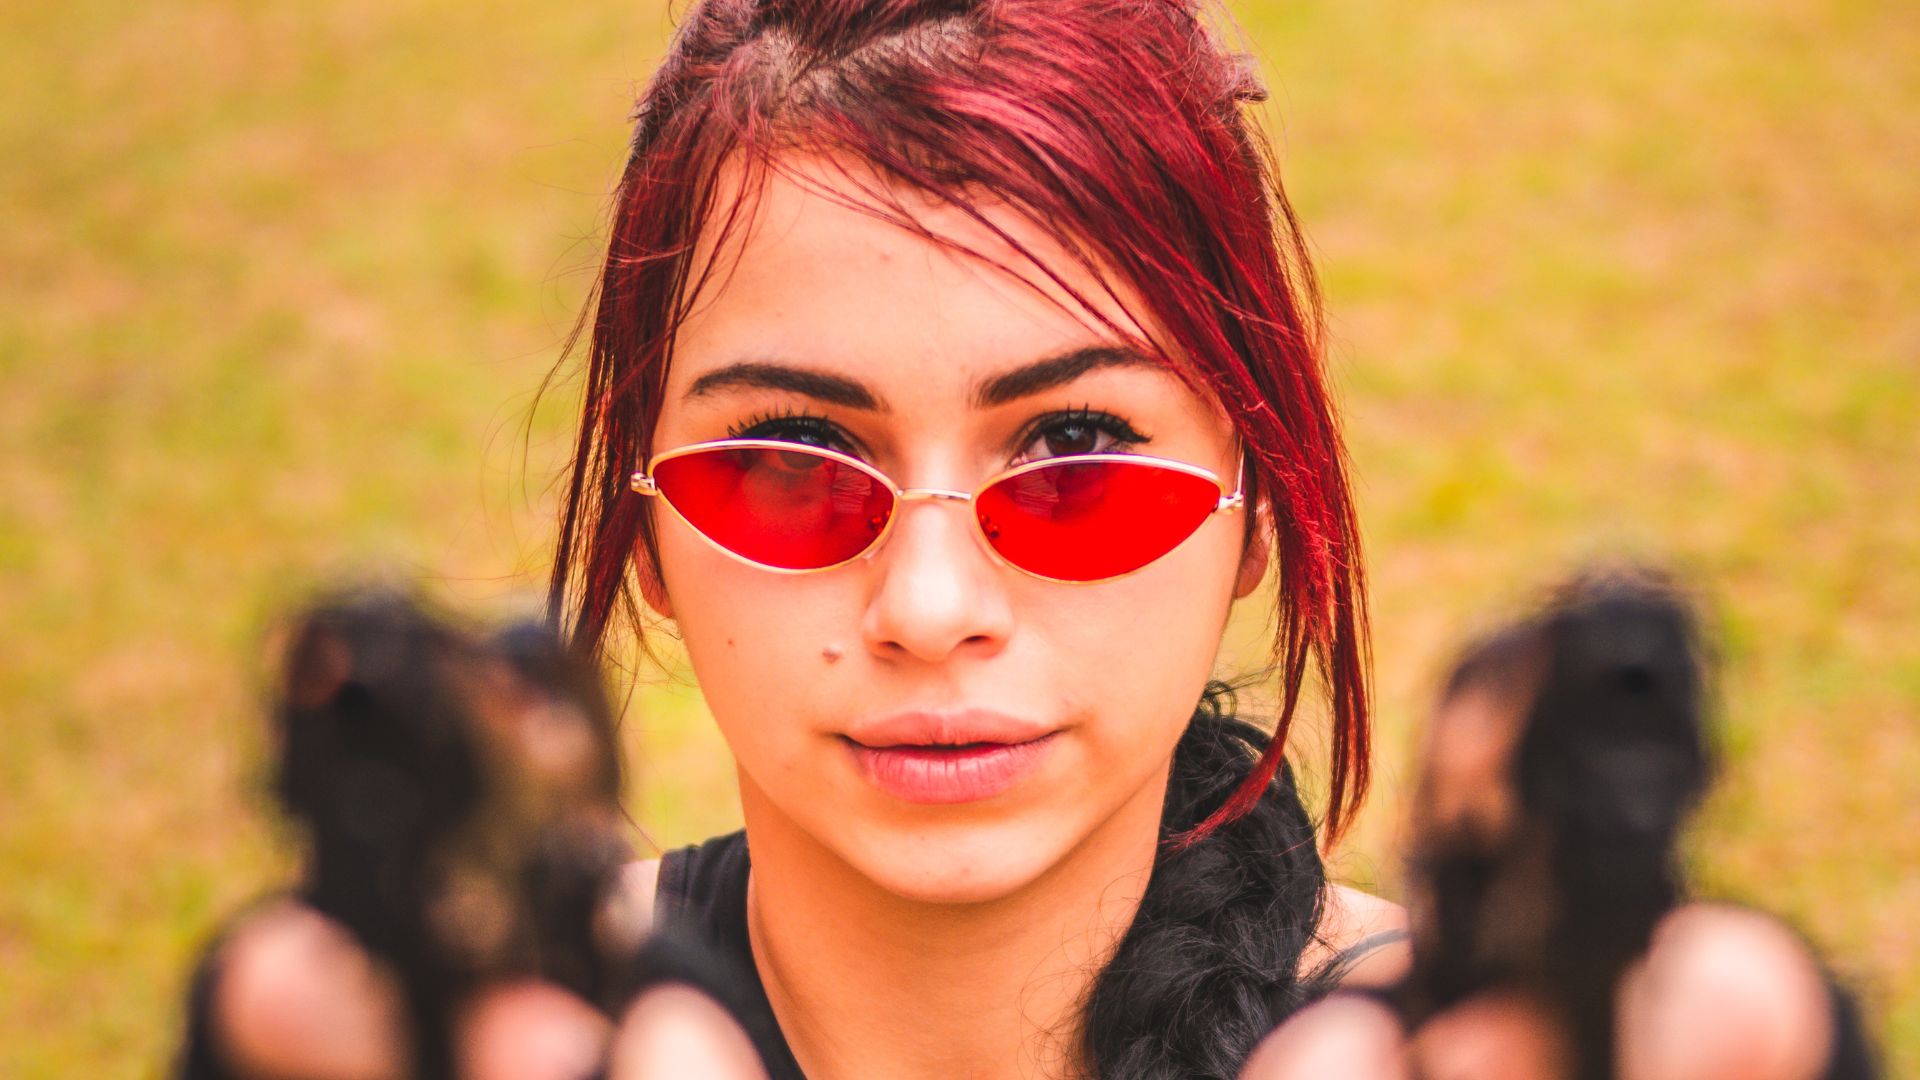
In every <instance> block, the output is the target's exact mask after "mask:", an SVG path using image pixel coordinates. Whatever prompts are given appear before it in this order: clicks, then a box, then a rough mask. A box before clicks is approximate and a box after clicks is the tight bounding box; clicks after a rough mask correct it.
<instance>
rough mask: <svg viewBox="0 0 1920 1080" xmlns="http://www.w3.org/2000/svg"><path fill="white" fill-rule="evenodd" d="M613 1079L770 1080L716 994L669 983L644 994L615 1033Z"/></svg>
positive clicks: (611, 1071)
mask: <svg viewBox="0 0 1920 1080" xmlns="http://www.w3.org/2000/svg"><path fill="white" fill-rule="evenodd" d="M607 1075H608V1077H609V1080H674V1078H677V1077H688V1076H699V1077H710V1078H712V1080H766V1078H767V1073H766V1069H765V1068H764V1067H763V1066H762V1065H761V1063H760V1056H759V1054H757V1053H756V1052H755V1051H754V1049H753V1042H752V1040H751V1039H749V1038H748V1037H747V1033H746V1031H745V1030H743V1029H742V1028H741V1027H740V1025H739V1024H737V1023H735V1022H734V1020H733V1018H732V1017H731V1016H729V1015H727V1011H726V1010H725V1009H723V1008H721V1007H720V1005H719V1003H717V1002H715V1001H714V1000H713V999H712V998H710V997H708V996H707V995H705V994H703V993H701V992H700V991H698V990H695V989H693V988H692V987H689V986H684V985H679V984H669V985H666V986H660V987H656V988H655V989H652V990H649V991H647V992H646V993H644V994H642V995H640V997H639V998H638V999H637V1000H636V1001H635V1002H634V1003H633V1005H632V1007H630V1008H629V1009H628V1010H627V1013H626V1015H625V1016H624V1017H622V1018H621V1021H620V1030H619V1032H618V1034H616V1035H615V1036H614V1041H613V1061H612V1067H611V1068H610V1069H608V1071H607Z"/></svg>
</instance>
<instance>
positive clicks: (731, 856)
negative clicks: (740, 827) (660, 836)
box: [653, 831, 806, 1080]
mask: <svg viewBox="0 0 1920 1080" xmlns="http://www.w3.org/2000/svg"><path fill="white" fill-rule="evenodd" d="M747 868H748V863H747V834H746V833H745V832H744V831H741V832H732V833H728V834H727V835H725V836H716V837H714V838H713V839H711V840H708V841H707V842H706V843H704V844H695V845H693V846H691V847H684V848H680V849H679V850H677V851H669V852H667V853H666V854H665V855H662V856H661V857H660V880H659V884H658V885H657V886H656V887H655V890H654V900H653V911H654V922H655V923H656V924H657V925H660V926H664V927H668V928H671V929H673V930H676V931H678V932H680V933H682V934H687V935H691V936H693V937H696V938H698V939H699V940H701V941H703V942H704V943H705V944H706V945H707V946H708V948H710V949H712V950H713V951H714V952H715V953H716V954H718V957H719V959H720V960H721V962H722V963H723V964H725V965H726V966H727V967H728V968H729V969H730V974H731V976H732V978H733V979H734V981H735V986H736V989H737V991H738V992H737V994H736V997H737V999H738V1001H739V1003H740V1005H741V1006H742V1007H743V1009H742V1011H743V1012H744V1013H745V1015H743V1016H741V1017H740V1019H741V1021H742V1022H743V1023H745V1024H746V1026H747V1033H748V1035H750V1036H751V1037H752V1039H753V1044H754V1046H755V1048H757V1049H758V1050H759V1051H760V1057H761V1059H762V1060H763V1061H764V1062H765V1064H766V1067H767V1076H768V1078H769V1080H806V1074H805V1073H803V1072H801V1071H800V1063H799V1062H797V1061H795V1060H794V1058H793V1049H792V1048H791V1047H789V1046H788V1045H787V1039H786V1036H785V1035H783V1034H782V1033H781V1031H780V1022H779V1021H778V1020H776V1019H774V1015H773V1004H772V1003H771V1002H769V1001H768V1000H767V988H766V986H765V985H764V984H763V983H761V981H760V974H759V971H758V969H756V968H755V967H754V964H753V948H752V946H751V945H749V944H748V941H747Z"/></svg>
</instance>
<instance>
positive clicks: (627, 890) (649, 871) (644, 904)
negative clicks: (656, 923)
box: [620, 859, 660, 926]
mask: <svg viewBox="0 0 1920 1080" xmlns="http://www.w3.org/2000/svg"><path fill="white" fill-rule="evenodd" d="M659 886H660V860H659V859H635V860H634V861H633V862H630V863H628V864H627V865H626V869H624V870H622V871H620V906H621V911H622V914H623V915H624V916H625V917H626V918H628V919H630V920H632V924H633V925H635V926H652V925H653V896H654V890H656V889H657V888H659Z"/></svg>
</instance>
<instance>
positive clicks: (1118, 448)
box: [727, 405, 1152, 463]
mask: <svg viewBox="0 0 1920 1080" xmlns="http://www.w3.org/2000/svg"><path fill="white" fill-rule="evenodd" d="M727 437H728V438H730V439H774V440H779V441H781V442H793V443H800V444H802V445H804V446H818V447H821V448H823V449H827V450H836V451H839V452H840V453H843V454H849V455H852V456H855V457H860V456H862V455H861V454H860V450H859V446H858V441H857V440H856V439H855V438H854V437H853V436H852V435H851V434H849V433H848V432H847V431H846V429H845V428H842V427H841V426H840V425H839V424H836V423H834V422H833V421H832V420H829V419H828V418H826V417H825V416H821V415H819V414H818V413H810V412H806V411H804V410H802V409H798V408H794V407H792V406H787V407H784V408H781V409H778V410H770V411H765V412H758V413H754V414H753V415H751V416H749V417H748V418H747V419H745V420H743V421H740V422H738V423H734V424H729V425H728V426H727ZM1151 441H1152V436H1150V435H1146V434H1143V433H1142V432H1140V431H1139V430H1137V429H1136V428H1135V427H1134V426H1133V424H1132V423H1130V422H1129V421H1128V420H1127V419H1126V418H1125V417H1122V416H1119V415H1117V414H1115V413H1111V412H1108V411H1106V410H1104V409H1096V408H1094V407H1092V406H1091V405H1087V406H1080V407H1077V408H1072V409H1060V410H1056V411H1054V412H1049V413H1043V414H1042V415H1040V416H1037V417H1035V418H1033V419H1032V420H1030V421H1028V422H1027V424H1026V425H1025V426H1024V427H1022V428H1021V429H1020V433H1019V434H1018V435H1017V436H1016V437H1015V438H1014V439H1013V441H1012V443H1011V445H1010V446H1009V447H1008V450H1009V457H1011V458H1013V459H1014V461H1015V463H1020V462H1024V461H1030V460H1037V459H1039V458H1044V457H1062V456H1067V455H1071V454H1098V453H1111V452H1125V451H1126V450H1128V449H1131V448H1132V447H1136V446H1140V445H1142V444H1145V443H1148V442H1151ZM1036 449H1038V450H1041V451H1044V452H1038V453H1036V452H1035V451H1036Z"/></svg>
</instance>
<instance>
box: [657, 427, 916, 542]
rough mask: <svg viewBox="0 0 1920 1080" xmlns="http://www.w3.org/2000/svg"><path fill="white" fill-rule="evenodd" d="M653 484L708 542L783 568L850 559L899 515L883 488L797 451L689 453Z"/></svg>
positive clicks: (662, 466)
mask: <svg viewBox="0 0 1920 1080" xmlns="http://www.w3.org/2000/svg"><path fill="white" fill-rule="evenodd" d="M653 479H654V483H655V484H657V485H658V486H659V488H660V493H661V494H662V495H664V496H666V499H667V501H668V502H670V503H672V504H673V508H674V509H675V510H677V511H679V513H680V516H681V517H683V518H686V519H687V523H688V524H690V525H692V526H693V527H694V528H696V529H698V530H700V532H701V533H702V534H703V535H705V536H706V537H707V539H709V540H712V541H713V542H714V543H716V544H719V545H720V546H721V547H723V548H726V549H727V550H728V551H731V552H733V553H734V554H736V555H739V556H741V557H743V558H746V559H751V560H752V561H754V562H757V563H762V564H764V565H767V566H773V567H778V568H780V569H783V570H818V569H821V568H822V567H827V566H833V565H836V564H838V563H843V562H846V561H847V560H848V559H851V558H853V557H854V556H856V555H858V554H860V553H861V552H862V551H865V550H866V549H867V548H868V546H870V545H871V544H872V543H873V541H874V539H875V538H876V537H878V536H879V535H880V532H881V530H883V529H885V528H886V526H887V518H888V517H889V516H890V515H892V513H893V492H892V491H891V490H890V489H888V487H887V486H886V485H885V484H883V483H881V482H880V481H879V480H876V479H874V478H873V477H872V476H869V475H867V473H865V472H863V471H861V470H860V469H856V468H854V467H853V466H851V465H848V464H847V463H846V462H843V461H837V460H835V459H833V458H830V457H827V456H826V455H824V454H816V453H813V452H811V451H809V450H806V449H805V448H801V447H798V446H796V448H795V449H793V450H774V449H764V448H750V447H721V448H718V449H714V450H701V451H697V452H695V453H691V454H683V455H681V456H680V457H675V458H668V459H667V460H665V461H662V462H660V463H659V464H657V465H655V466H654V469H653Z"/></svg>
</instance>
